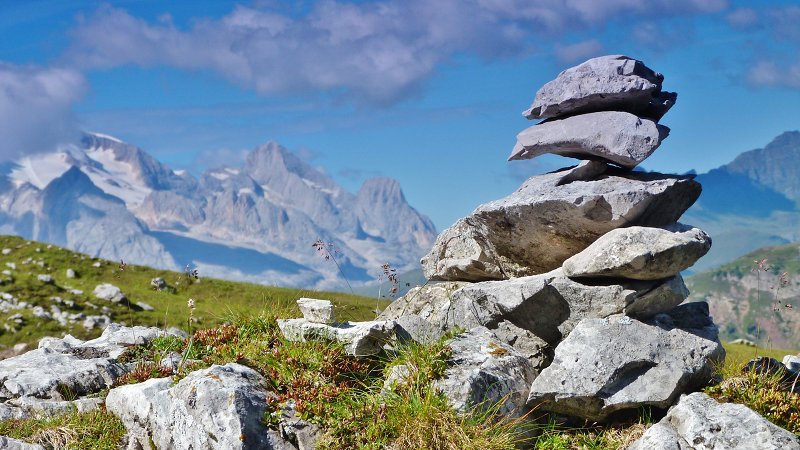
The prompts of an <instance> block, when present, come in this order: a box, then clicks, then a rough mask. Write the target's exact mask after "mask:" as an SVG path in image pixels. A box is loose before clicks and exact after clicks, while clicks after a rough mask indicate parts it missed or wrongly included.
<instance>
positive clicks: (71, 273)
mask: <svg viewBox="0 0 800 450" xmlns="http://www.w3.org/2000/svg"><path fill="white" fill-rule="evenodd" d="M76 276H77V274H76V273H75V271H74V270H73V269H67V278H75V277H76Z"/></svg>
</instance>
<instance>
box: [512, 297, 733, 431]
mask: <svg viewBox="0 0 800 450" xmlns="http://www.w3.org/2000/svg"><path fill="white" fill-rule="evenodd" d="M724 358H725V350H724V349H723V348H722V344H720V342H719V339H718V330H717V327H716V326H715V325H714V323H713V321H712V320H711V317H709V315H708V305H707V304H706V303H702V302H700V303H688V304H686V305H682V306H679V307H677V308H675V309H674V310H673V311H671V312H670V313H667V314H659V315H656V316H655V318H654V319H653V320H652V321H649V322H640V321H638V320H636V319H631V318H630V317H627V316H614V317H609V318H605V319H584V320H582V321H580V322H579V323H578V325H577V326H576V327H575V329H574V330H572V332H571V333H570V334H569V336H567V338H566V339H564V341H562V342H561V343H560V344H559V345H558V347H556V350H555V357H554V359H553V363H552V364H551V365H550V366H549V367H547V368H546V369H544V370H543V371H542V373H541V374H540V375H539V376H538V377H537V378H536V380H534V382H533V384H532V385H531V390H530V394H529V396H528V406H529V407H532V408H539V410H542V411H552V412H555V413H559V414H566V415H570V416H576V417H581V418H584V419H588V420H595V421H601V420H603V419H605V418H606V417H608V416H609V415H610V414H612V413H614V412H617V411H620V410H626V409H636V408H640V407H643V406H654V407H657V408H664V409H666V408H668V407H669V406H671V405H672V404H673V403H674V402H675V401H676V400H677V398H678V396H679V395H680V394H682V393H685V392H690V391H692V390H695V389H699V388H701V387H702V386H704V385H705V384H706V383H707V382H708V381H709V380H710V379H711V377H712V376H713V374H714V367H715V364H718V363H719V362H721V361H722V360H724Z"/></svg>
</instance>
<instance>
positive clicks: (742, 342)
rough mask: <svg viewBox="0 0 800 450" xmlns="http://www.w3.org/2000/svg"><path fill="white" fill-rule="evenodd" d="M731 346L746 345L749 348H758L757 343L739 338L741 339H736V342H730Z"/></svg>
mask: <svg viewBox="0 0 800 450" xmlns="http://www.w3.org/2000/svg"><path fill="white" fill-rule="evenodd" d="M730 344H735V345H746V346H748V347H755V346H756V343H755V342H753V341H751V340H748V339H742V338H739V339H734V340H732V341H731V342H730Z"/></svg>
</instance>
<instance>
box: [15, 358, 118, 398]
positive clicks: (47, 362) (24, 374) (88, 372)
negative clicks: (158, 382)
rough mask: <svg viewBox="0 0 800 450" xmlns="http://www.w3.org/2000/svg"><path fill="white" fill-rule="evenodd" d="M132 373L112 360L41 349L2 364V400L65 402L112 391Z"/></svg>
mask: <svg viewBox="0 0 800 450" xmlns="http://www.w3.org/2000/svg"><path fill="white" fill-rule="evenodd" d="M127 372H128V370H127V368H126V367H125V365H123V364H119V363H117V362H116V361H114V360H112V359H109V358H102V357H101V358H85V359H82V358H80V357H78V356H76V355H74V354H64V353H59V352H57V351H54V350H52V349H49V348H39V349H36V350H32V351H30V352H28V353H24V354H22V355H19V356H15V357H13V358H9V359H5V360H3V361H0V382H2V387H0V400H7V399H10V398H15V397H23V396H30V397H37V398H47V399H54V400H65V396H67V397H72V396H78V395H84V394H88V393H93V392H99V391H100V390H102V389H105V388H108V387H111V386H112V385H113V384H114V382H115V381H116V380H117V379H118V378H119V377H120V376H122V375H124V374H125V373H127Z"/></svg>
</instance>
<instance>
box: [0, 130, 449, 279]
mask: <svg viewBox="0 0 800 450" xmlns="http://www.w3.org/2000/svg"><path fill="white" fill-rule="evenodd" d="M5 169H6V171H5V173H3V174H2V177H3V183H2V185H3V186H4V187H5V189H3V191H2V192H0V232H4V233H7V234H18V235H21V236H23V237H25V238H29V239H37V240H42V241H47V242H50V243H53V244H57V245H62V246H65V247H68V248H71V249H74V250H77V251H81V252H84V253H88V254H91V255H96V256H101V257H104V258H107V259H112V260H113V259H116V260H126V261H129V262H133V263H137V264H143V265H149V266H153V267H159V268H166V269H173V270H175V269H180V268H182V267H183V266H185V265H187V264H190V265H193V266H197V267H198V268H199V269H200V270H201V271H203V272H204V273H206V274H209V275H213V276H216V277H220V278H229V279H236V280H244V281H253V282H258V283H265V284H277V285H283V286H303V287H316V288H337V287H339V288H341V287H343V285H344V281H343V279H342V276H341V274H339V273H338V268H337V267H336V266H335V265H334V264H332V263H331V262H330V261H325V260H324V259H323V258H320V257H319V255H317V254H315V252H314V249H313V248H312V244H313V243H314V242H315V241H316V240H322V241H323V242H324V243H326V246H327V248H328V249H329V250H331V251H335V252H336V257H337V261H338V263H339V265H340V266H341V268H342V270H343V272H344V274H345V276H346V277H347V279H348V280H349V281H350V282H351V283H353V284H355V285H357V284H359V283H363V282H367V281H371V280H374V279H375V278H376V276H377V275H378V273H379V271H380V268H381V266H382V265H383V264H385V263H389V264H391V265H392V266H393V267H395V268H397V269H398V270H408V269H411V268H412V267H413V266H415V265H416V263H417V261H418V260H419V257H420V256H421V255H422V254H423V253H424V249H425V248H427V247H428V246H429V245H430V244H431V243H432V242H433V238H434V237H435V236H434V232H435V230H434V226H433V224H432V222H431V221H430V220H429V219H428V218H426V217H425V216H423V215H421V214H420V213H419V212H417V211H416V210H414V209H413V208H412V207H411V206H410V205H409V204H408V202H407V201H406V199H405V197H404V195H403V192H402V189H401V188H400V185H399V184H398V183H397V181H395V180H392V179H390V178H373V179H369V180H367V181H366V182H365V183H364V184H363V185H362V187H361V189H360V190H359V192H358V193H356V194H352V193H350V192H347V191H346V190H344V189H343V188H342V187H340V186H339V185H338V184H336V182H335V181H333V180H332V179H331V178H330V177H328V176H327V175H326V174H324V173H323V172H322V171H320V170H319V169H316V168H314V167H312V166H310V165H309V164H307V163H305V162H304V161H302V160H301V159H299V158H298V157H297V156H296V155H294V154H292V153H291V152H289V151H288V150H287V149H285V148H283V147H281V146H280V145H278V144H277V143H275V142H269V143H267V144H265V145H262V146H259V147H257V148H256V149H254V150H253V151H252V152H250V153H249V154H248V156H247V161H246V163H245V164H244V166H242V167H220V168H216V169H212V170H208V171H206V172H205V173H203V174H202V175H201V176H200V177H199V179H195V178H194V177H193V176H192V175H191V174H189V173H187V172H185V171H173V170H171V169H170V168H169V167H167V166H165V165H164V164H162V163H160V162H159V161H157V160H156V159H154V158H153V157H152V156H150V155H149V154H147V153H146V152H145V151H143V150H142V149H140V148H138V147H136V146H133V145H130V144H127V143H124V142H121V141H119V140H117V139H115V138H112V137H110V136H105V135H101V134H86V135H85V136H84V137H83V139H82V140H81V142H80V144H77V145H71V146H67V147H64V148H61V149H59V150H58V151H57V152H54V153H49V154H40V155H34V156H30V157H27V158H23V159H21V160H19V161H17V162H15V163H14V164H10V165H7V167H6V168H5Z"/></svg>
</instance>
